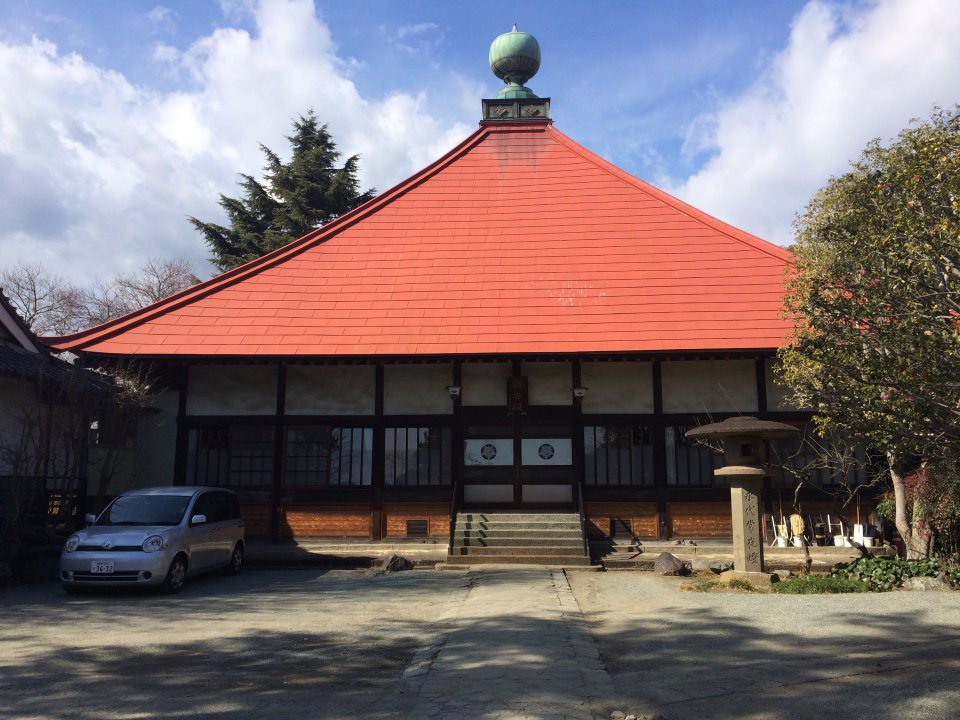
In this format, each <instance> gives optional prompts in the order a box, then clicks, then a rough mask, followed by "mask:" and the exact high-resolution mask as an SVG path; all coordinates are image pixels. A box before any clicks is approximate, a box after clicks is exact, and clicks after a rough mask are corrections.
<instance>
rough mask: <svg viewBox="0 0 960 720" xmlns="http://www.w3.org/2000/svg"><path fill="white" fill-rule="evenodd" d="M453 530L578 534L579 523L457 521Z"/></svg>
mask: <svg viewBox="0 0 960 720" xmlns="http://www.w3.org/2000/svg"><path fill="white" fill-rule="evenodd" d="M454 529H455V530H570V531H574V532H580V523H578V522H576V523H568V522H522V523H521V522H517V523H508V522H497V523H486V522H483V523H482V522H464V521H459V520H458V521H457V523H456V524H455V525H454Z"/></svg>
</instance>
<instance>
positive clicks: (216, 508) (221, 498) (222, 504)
mask: <svg viewBox="0 0 960 720" xmlns="http://www.w3.org/2000/svg"><path fill="white" fill-rule="evenodd" d="M205 497H206V499H207V507H209V508H210V515H209V516H208V517H207V519H208V520H209V521H210V522H223V521H224V520H226V519H227V518H228V517H229V516H230V513H229V508H228V506H227V494H226V493H224V492H220V491H218V490H214V491H213V492H208V493H207V494H206V496H205Z"/></svg>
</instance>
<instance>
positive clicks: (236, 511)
mask: <svg viewBox="0 0 960 720" xmlns="http://www.w3.org/2000/svg"><path fill="white" fill-rule="evenodd" d="M224 495H226V497H227V507H229V508H230V514H229V516H228V517H229V518H230V519H231V520H236V519H238V518H239V517H240V501H239V500H238V499H237V496H236V495H234V494H233V493H224Z"/></svg>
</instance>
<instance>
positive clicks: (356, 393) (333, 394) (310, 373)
mask: <svg viewBox="0 0 960 720" xmlns="http://www.w3.org/2000/svg"><path fill="white" fill-rule="evenodd" d="M376 391H377V372H376V368H375V367H374V366H373V365H291V366H289V367H288V368H287V398H286V404H285V405H284V408H285V410H286V413H287V415H373V413H374V412H375V411H376Z"/></svg>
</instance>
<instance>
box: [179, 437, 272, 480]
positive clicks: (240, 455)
mask: <svg viewBox="0 0 960 720" xmlns="http://www.w3.org/2000/svg"><path fill="white" fill-rule="evenodd" d="M272 478H273V428H272V427H270V426H268V425H216V426H210V427H202V428H192V429H191V430H190V435H189V440H188V448H187V483H188V484H191V485H225V486H232V487H255V486H262V485H270V484H271V483H272V482H273V479H272Z"/></svg>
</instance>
